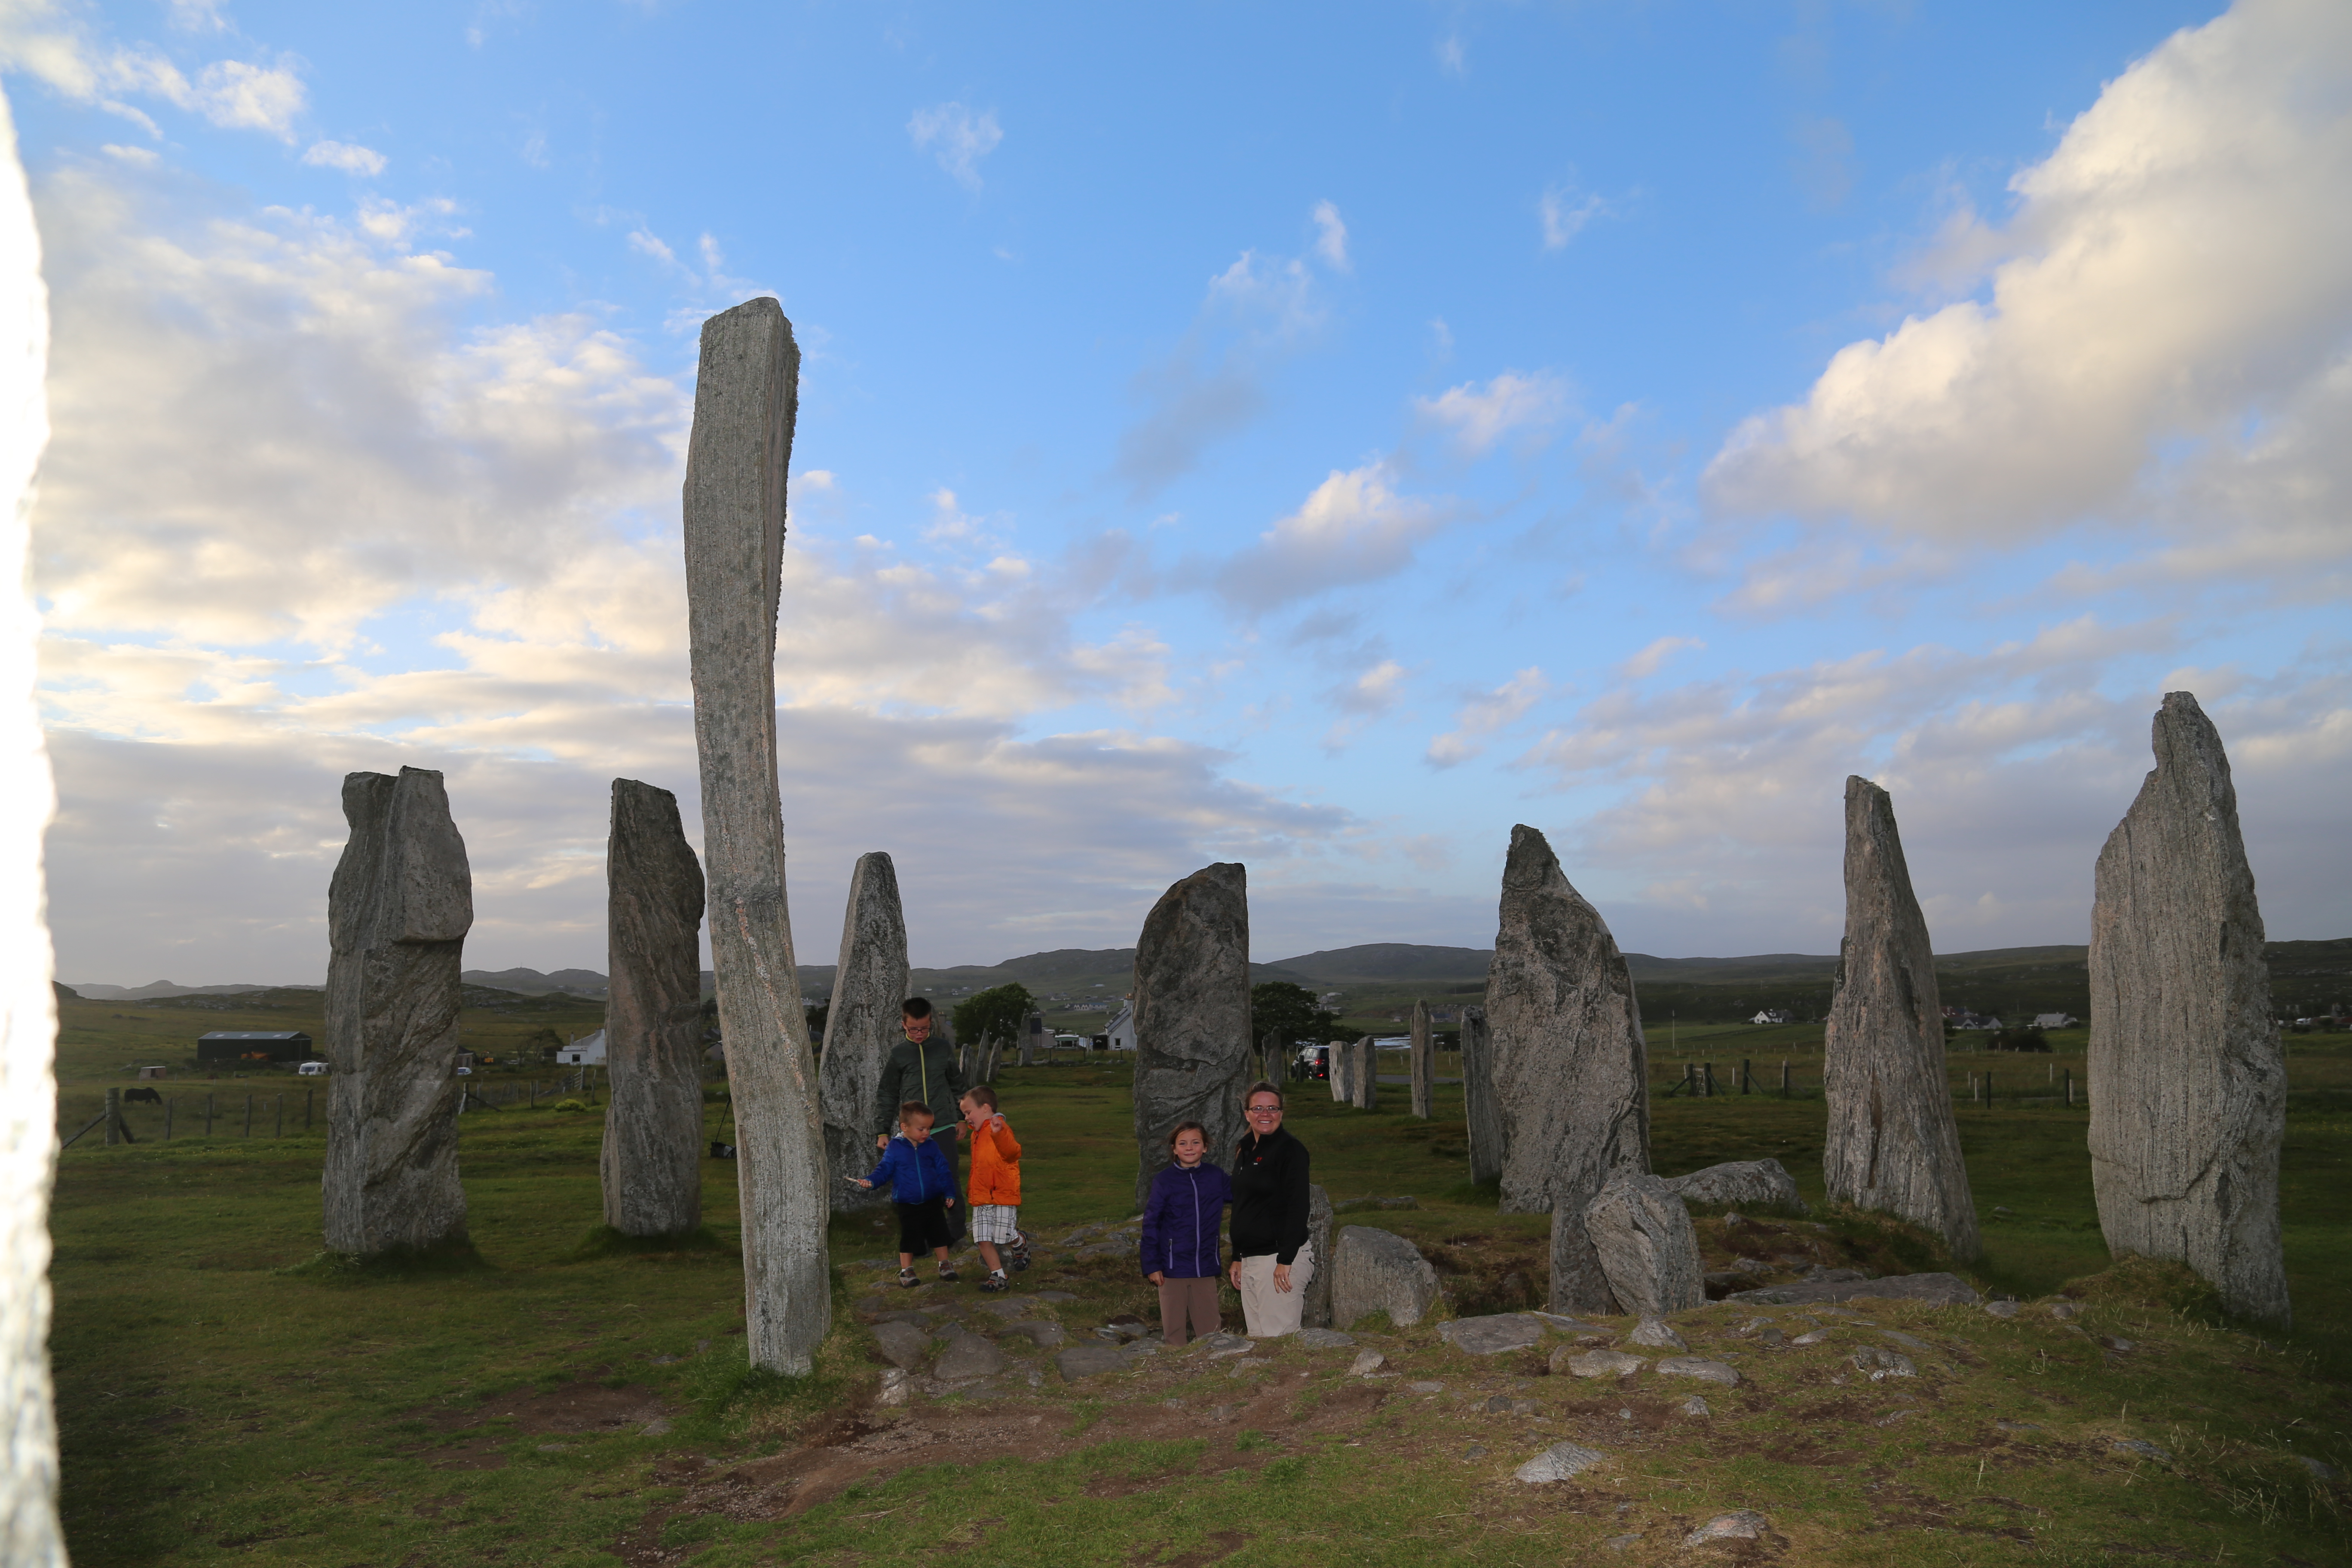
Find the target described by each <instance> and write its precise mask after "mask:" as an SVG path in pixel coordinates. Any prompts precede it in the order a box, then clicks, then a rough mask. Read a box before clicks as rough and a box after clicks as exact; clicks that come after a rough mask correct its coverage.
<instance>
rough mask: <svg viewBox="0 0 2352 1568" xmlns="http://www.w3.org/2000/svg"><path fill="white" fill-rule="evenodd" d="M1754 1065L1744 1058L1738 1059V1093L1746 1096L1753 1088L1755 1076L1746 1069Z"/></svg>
mask: <svg viewBox="0 0 2352 1568" xmlns="http://www.w3.org/2000/svg"><path fill="white" fill-rule="evenodd" d="M1755 1065H1756V1064H1755V1063H1754V1062H1753V1061H1751V1060H1749V1059H1748V1058H1746V1057H1742V1058H1739V1092H1740V1093H1742V1094H1746V1093H1747V1092H1748V1090H1749V1089H1752V1088H1754V1087H1755V1084H1756V1075H1755V1074H1754V1073H1752V1072H1750V1071H1749V1070H1748V1069H1749V1068H1752V1067H1754V1066H1755Z"/></svg>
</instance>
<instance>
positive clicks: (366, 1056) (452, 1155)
mask: <svg viewBox="0 0 2352 1568" xmlns="http://www.w3.org/2000/svg"><path fill="white" fill-rule="evenodd" d="M343 817H344V819H345V820H346V821H348V822H349V823H350V824H351V825H352V837H351V839H350V841H349V842H348V843H346V844H345V845H344V846H343V854H342V858H341V859H340V860H338V861H337V862H336V863H335V876H334V880H333V882H332V883H331V885H330V886H329V888H328V889H327V935H328V940H329V942H330V943H331V947H332V956H331V957H330V958H329V959H328V961H327V998H326V1002H327V1056H328V1059H329V1060H330V1062H331V1064H332V1065H333V1068H334V1076H333V1077H332V1078H331V1079H328V1081H327V1160H326V1173H325V1177H324V1179H323V1181H322V1182H321V1183H320V1187H321V1190H322V1192H323V1194H324V1195H325V1208H326V1239H327V1247H328V1250H330V1251H331V1252H342V1253H352V1254H357V1255H360V1256H373V1255H374V1254H376V1253H381V1252H390V1251H394V1250H398V1249H411V1250H413V1249H416V1248H421V1247H433V1246H435V1245H436V1244H438V1243H441V1242H445V1241H459V1240H463V1239H464V1238H465V1235H466V1190H465V1188H464V1187H462V1186H460V1185H459V1184H458V1182H457V1007H458V986H459V981H458V978H457V976H458V972H459V971H460V970H461V969H463V968H464V967H465V958H464V949H465V945H466V932H467V931H468V930H470V929H471V928H472V926H473V923H474V879H473V873H472V872H471V870H470V869H469V868H467V863H466V841H465V840H464V839H463V838H461V837H458V835H457V824H456V823H455V822H452V821H451V820H450V819H449V796H448V795H447V793H446V791H444V790H443V788H442V787H441V775H440V774H439V773H430V772H427V771H425V769H422V768H403V769H401V770H400V776H399V777H398V778H396V779H395V778H392V777H389V776H387V775H385V774H383V773H350V774H346V775H345V776H344V779H343Z"/></svg>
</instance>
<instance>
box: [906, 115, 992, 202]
mask: <svg viewBox="0 0 2352 1568" xmlns="http://www.w3.org/2000/svg"><path fill="white" fill-rule="evenodd" d="M907 134H908V136H909V137H911V138H912V139H913V140H914V143H915V146H916V148H917V149H918V150H922V149H926V148H928V149H929V152H930V154H931V156H932V157H934V158H936V159H938V160H939V164H940V168H942V169H944V170H946V171H947V172H948V173H949V174H951V175H953V176H954V177H955V179H956V181H957V183H958V184H961V185H962V186H963V187H964V188H965V189H967V190H971V191H977V190H979V189H980V185H981V180H980V161H981V160H982V158H985V157H987V156H988V155H989V154H990V153H993V152H995V151H996V148H997V145H998V143H1000V142H1003V140H1004V132H1003V130H1002V129H1001V128H1000V127H999V126H998V125H997V123H996V110H992V109H991V110H985V111H983V112H982V113H980V114H978V115H975V114H973V113H972V111H971V110H969V109H966V108H965V107H964V106H963V105H962V104H961V103H941V104H937V105H934V106H933V107H931V108H929V109H919V110H915V115H914V118H913V119H911V120H909V121H907Z"/></svg>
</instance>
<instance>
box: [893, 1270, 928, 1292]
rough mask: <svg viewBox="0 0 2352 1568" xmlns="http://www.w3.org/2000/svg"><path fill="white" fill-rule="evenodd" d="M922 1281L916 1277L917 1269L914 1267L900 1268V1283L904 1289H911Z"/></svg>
mask: <svg viewBox="0 0 2352 1568" xmlns="http://www.w3.org/2000/svg"><path fill="white" fill-rule="evenodd" d="M921 1283H922V1281H921V1280H919V1279H916V1278H915V1271H914V1270H913V1269H911V1268H901V1269H900V1270H898V1284H899V1287H900V1288H901V1289H908V1290H911V1289H914V1288H915V1287H916V1286H918V1285H920V1284H921Z"/></svg>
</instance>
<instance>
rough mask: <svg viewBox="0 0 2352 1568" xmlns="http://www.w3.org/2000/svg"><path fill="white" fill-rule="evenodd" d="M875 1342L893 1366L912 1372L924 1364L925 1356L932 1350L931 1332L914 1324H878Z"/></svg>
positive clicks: (875, 1330)
mask: <svg viewBox="0 0 2352 1568" xmlns="http://www.w3.org/2000/svg"><path fill="white" fill-rule="evenodd" d="M874 1342H875V1343H876V1344H877V1345H879V1346H881V1347H882V1353H883V1354H884V1355H886V1356H887V1357H888V1358H889V1359H890V1364H891V1365H893V1366H898V1367H904V1368H906V1369H907V1370H908V1371H909V1372H912V1371H913V1370H914V1369H915V1368H917V1367H919V1366H920V1365H922V1364H923V1356H924V1355H925V1353H926V1352H929V1350H930V1348H931V1335H930V1331H929V1330H928V1329H919V1328H917V1327H916V1326H915V1325H914V1324H912V1323H877V1324H875V1325H874Z"/></svg>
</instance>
